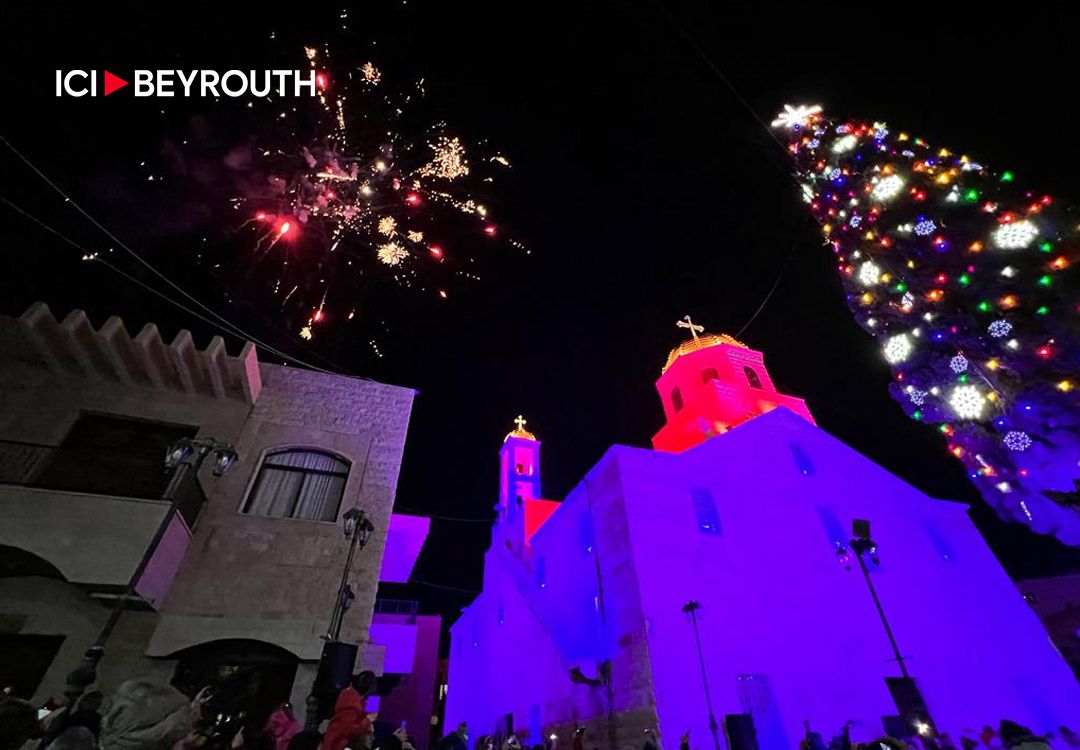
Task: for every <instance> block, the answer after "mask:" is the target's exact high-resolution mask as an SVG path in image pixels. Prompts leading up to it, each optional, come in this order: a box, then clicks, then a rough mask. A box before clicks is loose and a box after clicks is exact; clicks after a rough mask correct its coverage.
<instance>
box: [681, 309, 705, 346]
mask: <svg viewBox="0 0 1080 750" xmlns="http://www.w3.org/2000/svg"><path fill="white" fill-rule="evenodd" d="M675 325H677V326H678V327H679V328H689V329H690V335H691V336H693V337H694V341H697V340H698V334H699V333H705V326H699V325H698V324H697V323H695V322H694V321H692V320H691V319H690V316H689V315H684V316H683V318H682V320H680V321H678V322H677V323H676V324H675Z"/></svg>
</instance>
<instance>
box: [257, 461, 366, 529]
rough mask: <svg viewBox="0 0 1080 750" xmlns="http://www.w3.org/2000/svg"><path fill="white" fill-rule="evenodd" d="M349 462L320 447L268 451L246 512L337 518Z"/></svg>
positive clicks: (304, 517)
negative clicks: (320, 449)
mask: <svg viewBox="0 0 1080 750" xmlns="http://www.w3.org/2000/svg"><path fill="white" fill-rule="evenodd" d="M348 477H349V462H348V461H346V460H344V459H342V458H339V457H338V456H335V455H332V454H330V453H326V452H324V451H317V450H303V449H295V450H281V451H274V452H272V453H268V454H267V455H266V457H265V458H264V459H263V462H262V466H260V467H259V475H258V476H257V477H256V478H255V484H254V485H253V486H252V488H251V492H250V493H248V497H247V501H246V502H245V503H244V511H243V512H244V513H250V514H251V515H253V516H270V517H272V518H303V519H306V520H309V521H335V520H337V515H338V509H339V508H340V507H341V496H342V495H343V494H344V493H345V480H346V479H348Z"/></svg>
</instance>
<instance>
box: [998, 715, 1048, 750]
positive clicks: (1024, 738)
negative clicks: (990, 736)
mask: <svg viewBox="0 0 1080 750" xmlns="http://www.w3.org/2000/svg"><path fill="white" fill-rule="evenodd" d="M998 733H999V734H1000V735H1001V744H1002V745H1003V746H1004V747H1006V748H1009V749H1010V750H1050V745H1049V744H1048V743H1047V742H1046V740H1044V739H1043V738H1042V737H1036V736H1035V735H1034V734H1032V732H1031V730H1030V729H1028V728H1027V727H1025V726H1022V725H1020V724H1017V723H1016V722H1015V721H1009V720H1008V719H1005V720H1003V721H1002V722H1001V726H1000V727H999V729H998Z"/></svg>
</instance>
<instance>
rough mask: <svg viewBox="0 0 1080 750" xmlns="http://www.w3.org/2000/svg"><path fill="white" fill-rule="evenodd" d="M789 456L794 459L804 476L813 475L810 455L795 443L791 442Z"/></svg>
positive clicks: (812, 463)
mask: <svg viewBox="0 0 1080 750" xmlns="http://www.w3.org/2000/svg"><path fill="white" fill-rule="evenodd" d="M791 456H792V458H794V459H795V465H796V466H797V467H798V468H799V471H800V472H801V473H802V475H803V476H804V477H812V476H814V462H813V461H811V460H810V457H809V456H808V455H806V453H805V452H804V451H803V449H802V448H801V447H799V445H798V444H797V443H792V444H791Z"/></svg>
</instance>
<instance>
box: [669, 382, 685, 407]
mask: <svg viewBox="0 0 1080 750" xmlns="http://www.w3.org/2000/svg"><path fill="white" fill-rule="evenodd" d="M671 408H672V409H674V410H675V411H682V408H683V401H682V391H680V390H679V389H678V388H672V389H671Z"/></svg>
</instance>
